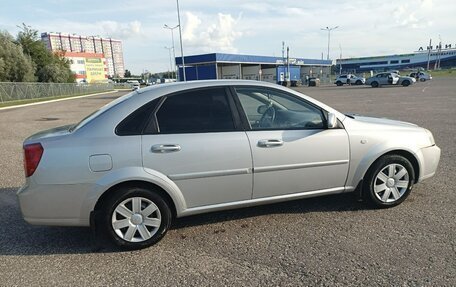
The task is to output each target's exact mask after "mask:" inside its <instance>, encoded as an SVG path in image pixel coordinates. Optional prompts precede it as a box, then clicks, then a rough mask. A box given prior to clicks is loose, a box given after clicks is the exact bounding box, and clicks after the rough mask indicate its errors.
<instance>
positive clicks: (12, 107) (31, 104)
mask: <svg viewBox="0 0 456 287" xmlns="http://www.w3.org/2000/svg"><path fill="white" fill-rule="evenodd" d="M114 92H119V90H112V91H108V92H101V93H94V94H88V95H82V96H75V97H68V98H63V99H53V100H48V101H41V102H36V103H28V104H23V105H14V106H9V107H3V108H0V111H3V110H10V109H16V108H23V107H29V106H36V105H42V104H48V103H55V102H61V101H68V100H76V99H81V98H86V97H91V96H97V95H103V94H109V93H114Z"/></svg>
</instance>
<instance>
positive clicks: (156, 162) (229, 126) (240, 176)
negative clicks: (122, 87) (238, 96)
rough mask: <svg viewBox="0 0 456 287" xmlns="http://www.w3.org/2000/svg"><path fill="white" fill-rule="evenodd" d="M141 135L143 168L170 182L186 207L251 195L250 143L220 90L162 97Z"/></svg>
mask: <svg viewBox="0 0 456 287" xmlns="http://www.w3.org/2000/svg"><path fill="white" fill-rule="evenodd" d="M146 133H147V134H144V135H143V136H142V156H143V165H144V168H145V170H146V171H149V172H152V171H158V172H160V173H162V174H164V175H166V176H167V177H168V178H170V179H171V180H172V181H174V182H175V183H176V185H177V186H178V187H179V188H180V190H181V192H182V194H183V196H184V198H185V201H186V204H187V208H191V207H198V206H203V205H211V204H218V203H226V202H233V201H239V200H246V199H250V198H251V195H252V174H251V168H252V157H251V152H250V145H249V141H248V138H247V135H246V134H245V132H244V131H243V130H242V127H241V126H240V123H239V115H238V114H237V111H236V108H235V104H234V101H233V98H232V96H231V95H230V94H228V93H227V92H226V88H224V87H216V88H206V89H197V90H190V91H184V92H180V93H177V94H172V95H168V96H165V97H164V98H163V100H162V101H161V102H160V104H159V106H158V108H157V109H156V110H155V111H154V115H153V117H152V121H151V123H150V124H149V126H148V128H147V132H146Z"/></svg>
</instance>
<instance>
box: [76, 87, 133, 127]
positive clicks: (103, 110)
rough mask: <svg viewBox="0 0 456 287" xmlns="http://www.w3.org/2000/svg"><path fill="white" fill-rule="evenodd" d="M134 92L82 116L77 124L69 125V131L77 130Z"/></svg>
mask: <svg viewBox="0 0 456 287" xmlns="http://www.w3.org/2000/svg"><path fill="white" fill-rule="evenodd" d="M135 94H136V92H134V93H129V94H126V95H124V96H122V97H120V98H117V99H115V100H114V101H112V102H109V103H108V104H106V105H104V106H103V107H101V108H100V109H98V110H96V111H94V112H93V113H91V114H90V115H88V116H87V117H85V118H83V119H82V120H81V121H80V122H79V123H77V124H75V125H73V126H72V127H70V129H69V131H70V132H73V131H75V130H78V129H80V128H82V127H83V126H85V125H86V124H87V123H89V122H91V121H92V120H93V119H95V118H96V117H98V116H99V115H101V114H102V113H104V112H106V111H107V110H109V109H111V108H112V107H115V106H117V105H118V104H120V103H122V102H125V101H126V100H128V99H129V98H131V97H132V96H133V95H135Z"/></svg>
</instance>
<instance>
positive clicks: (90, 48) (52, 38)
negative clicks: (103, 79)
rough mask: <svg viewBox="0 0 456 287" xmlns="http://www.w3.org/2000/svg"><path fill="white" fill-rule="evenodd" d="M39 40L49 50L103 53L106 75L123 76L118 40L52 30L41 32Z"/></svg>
mask: <svg viewBox="0 0 456 287" xmlns="http://www.w3.org/2000/svg"><path fill="white" fill-rule="evenodd" d="M41 40H42V41H43V42H44V43H45V44H46V47H47V48H48V49H49V50H51V51H64V52H67V53H68V52H72V53H92V54H103V57H104V58H105V61H106V67H107V74H108V76H111V77H117V76H118V77H123V76H124V72H125V65H124V59H123V50H122V42H121V41H120V40H115V39H111V38H101V37H96V36H81V35H76V34H66V33H53V32H45V33H41Z"/></svg>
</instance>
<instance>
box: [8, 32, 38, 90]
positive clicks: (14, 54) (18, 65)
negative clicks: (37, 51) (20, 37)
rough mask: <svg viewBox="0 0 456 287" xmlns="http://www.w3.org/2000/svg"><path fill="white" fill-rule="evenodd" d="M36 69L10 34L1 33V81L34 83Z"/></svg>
mask: <svg viewBox="0 0 456 287" xmlns="http://www.w3.org/2000/svg"><path fill="white" fill-rule="evenodd" d="M34 72H35V67H34V64H33V62H32V60H31V58H30V57H29V56H27V55H24V52H23V50H22V47H21V46H20V45H18V44H16V43H15V42H14V39H13V37H11V35H10V34H9V33H8V32H6V31H5V32H2V31H0V81H2V82H34V81H36V78H35V76H34Z"/></svg>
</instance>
